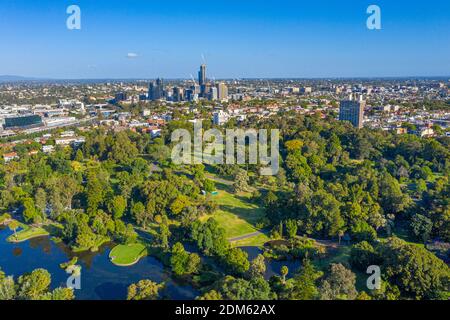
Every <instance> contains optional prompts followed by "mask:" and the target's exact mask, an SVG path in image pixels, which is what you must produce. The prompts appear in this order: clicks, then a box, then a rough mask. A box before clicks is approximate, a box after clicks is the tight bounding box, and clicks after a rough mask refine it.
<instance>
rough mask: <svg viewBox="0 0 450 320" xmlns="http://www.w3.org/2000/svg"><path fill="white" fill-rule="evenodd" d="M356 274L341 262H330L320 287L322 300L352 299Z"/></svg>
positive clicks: (355, 293)
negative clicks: (328, 270)
mask: <svg viewBox="0 0 450 320" xmlns="http://www.w3.org/2000/svg"><path fill="white" fill-rule="evenodd" d="M355 284H356V275H355V274H354V273H353V272H352V271H351V270H348V269H347V268H345V267H344V266H343V265H342V264H332V265H331V267H330V272H329V273H328V274H327V276H326V277H325V279H324V280H323V282H322V285H321V287H320V296H321V299H322V300H354V299H355V298H356V296H357V294H358V292H357V291H356V288H355Z"/></svg>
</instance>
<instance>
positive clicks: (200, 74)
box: [198, 64, 206, 86]
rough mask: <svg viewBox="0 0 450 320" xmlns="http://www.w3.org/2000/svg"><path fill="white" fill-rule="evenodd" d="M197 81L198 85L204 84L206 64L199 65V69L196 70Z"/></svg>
mask: <svg viewBox="0 0 450 320" xmlns="http://www.w3.org/2000/svg"><path fill="white" fill-rule="evenodd" d="M198 83H199V85H200V86H202V85H205V84H206V64H202V65H201V66H200V71H199V72H198Z"/></svg>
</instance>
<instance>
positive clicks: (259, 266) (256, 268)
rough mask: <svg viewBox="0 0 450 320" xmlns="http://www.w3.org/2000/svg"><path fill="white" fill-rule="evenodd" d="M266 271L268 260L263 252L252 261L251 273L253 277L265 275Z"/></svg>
mask: <svg viewBox="0 0 450 320" xmlns="http://www.w3.org/2000/svg"><path fill="white" fill-rule="evenodd" d="M264 273H266V261H265V258H264V256H263V255H262V254H260V255H258V256H257V257H256V258H255V259H253V260H252V262H251V263H250V269H249V274H250V276H251V277H258V276H264Z"/></svg>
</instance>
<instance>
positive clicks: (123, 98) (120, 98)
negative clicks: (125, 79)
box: [114, 92, 128, 102]
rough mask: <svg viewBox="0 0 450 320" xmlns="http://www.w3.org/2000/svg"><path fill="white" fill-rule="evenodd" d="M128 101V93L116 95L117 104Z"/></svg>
mask: <svg viewBox="0 0 450 320" xmlns="http://www.w3.org/2000/svg"><path fill="white" fill-rule="evenodd" d="M127 99H128V96H127V93H126V92H118V93H116V94H115V97H114V100H115V101H116V102H121V101H126V100H127Z"/></svg>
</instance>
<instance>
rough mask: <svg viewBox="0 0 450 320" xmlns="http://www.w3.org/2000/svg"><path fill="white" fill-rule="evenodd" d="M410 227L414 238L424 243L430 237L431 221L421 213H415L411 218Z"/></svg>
mask: <svg viewBox="0 0 450 320" xmlns="http://www.w3.org/2000/svg"><path fill="white" fill-rule="evenodd" d="M410 227H411V230H412V233H413V234H414V236H415V237H416V239H420V240H421V241H422V242H423V243H426V242H427V241H428V240H429V239H430V236H431V231H432V230H433V221H431V220H430V219H428V218H427V217H425V216H423V215H421V214H415V215H414V216H413V217H412V218H411V224H410Z"/></svg>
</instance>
